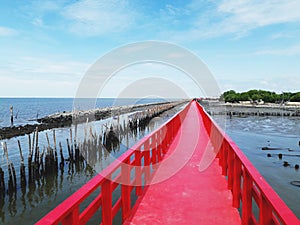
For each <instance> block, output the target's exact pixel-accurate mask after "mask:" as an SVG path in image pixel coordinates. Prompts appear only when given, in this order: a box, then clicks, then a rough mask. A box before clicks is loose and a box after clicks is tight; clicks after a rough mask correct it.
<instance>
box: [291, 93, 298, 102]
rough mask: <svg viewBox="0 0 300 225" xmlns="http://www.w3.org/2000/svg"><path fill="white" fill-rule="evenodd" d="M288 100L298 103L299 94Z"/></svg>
mask: <svg viewBox="0 0 300 225" xmlns="http://www.w3.org/2000/svg"><path fill="white" fill-rule="evenodd" d="M290 100H291V102H300V92H297V93H294V94H293V95H292V96H291V99H290Z"/></svg>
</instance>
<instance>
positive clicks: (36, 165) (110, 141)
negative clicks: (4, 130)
mask: <svg viewBox="0 0 300 225" xmlns="http://www.w3.org/2000/svg"><path fill="white" fill-rule="evenodd" d="M174 106H175V105H174V104H166V105H161V106H155V107H152V108H151V109H148V110H145V111H143V112H137V113H134V114H133V115H132V116H131V117H130V118H129V120H128V121H125V120H124V121H123V126H122V125H121V123H120V122H119V121H118V123H117V125H115V126H113V124H111V126H110V127H108V126H105V128H104V131H103V128H101V131H100V132H99V133H100V134H97V132H96V131H93V129H92V127H91V126H90V127H88V126H87V125H88V124H86V126H84V138H83V141H78V137H77V129H78V128H77V124H75V132H74V135H73V129H72V128H70V132H69V137H68V138H66V139H65V140H66V146H67V153H66V151H63V144H62V142H61V141H59V142H58V144H57V137H56V132H55V130H52V136H53V138H52V139H53V144H52V146H51V143H50V138H49V134H48V133H47V132H46V133H45V136H46V145H44V146H43V147H42V148H40V145H39V138H40V135H41V134H40V132H39V130H38V129H36V130H35V131H34V132H33V133H32V134H28V154H27V164H26V163H25V159H24V156H23V150H24V149H23V147H22V146H21V143H20V141H19V140H18V141H17V142H18V148H19V153H20V174H19V177H20V182H19V185H18V183H17V175H16V170H15V167H14V164H13V162H11V161H10V160H9V154H8V153H9V150H8V147H7V143H6V142H3V143H2V147H3V150H4V155H5V158H6V162H7V169H8V176H7V177H8V178H7V179H8V181H7V182H6V179H5V173H4V170H3V169H2V168H1V167H0V206H1V200H2V201H3V199H4V198H5V196H6V195H8V196H9V197H10V198H11V197H13V196H15V195H16V193H17V191H18V190H19V189H21V191H22V192H26V190H27V189H30V188H28V187H32V185H35V184H36V183H39V182H40V180H41V179H47V178H49V177H52V176H58V173H59V171H61V174H63V173H64V168H65V165H66V164H69V170H68V173H72V172H73V171H74V168H75V170H80V169H83V168H88V169H90V170H92V166H93V165H94V164H95V163H96V162H97V161H99V160H101V159H102V157H107V156H108V155H109V154H110V151H112V150H114V149H116V148H118V146H119V144H120V140H122V138H124V137H126V135H128V133H130V132H136V130H137V129H145V127H146V126H147V125H148V123H149V122H150V120H151V119H152V118H154V117H156V116H158V115H160V114H161V113H163V112H165V111H166V110H169V109H170V108H173V107H174ZM127 138H128V137H127ZM26 166H27V172H26ZM0 208H1V207H0Z"/></svg>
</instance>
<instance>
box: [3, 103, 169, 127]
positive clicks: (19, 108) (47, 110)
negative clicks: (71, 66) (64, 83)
mask: <svg viewBox="0 0 300 225" xmlns="http://www.w3.org/2000/svg"><path fill="white" fill-rule="evenodd" d="M94 101H95V99H83V101H80V99H79V100H78V99H77V100H76V99H72V98H0V127H6V126H10V125H11V122H10V106H13V113H14V124H13V125H14V126H18V125H24V124H28V123H34V121H33V120H36V119H37V118H42V117H45V116H48V115H51V114H54V113H58V112H63V111H66V112H71V111H72V109H73V104H74V102H75V103H79V105H80V106H81V108H84V107H85V106H89V107H90V108H89V109H92V107H96V108H104V107H110V106H121V105H122V106H123V105H134V104H147V103H152V102H162V101H166V100H165V99H159V98H145V99H133V98H121V99H113V98H102V99H96V102H95V103H94ZM75 105H78V104H75ZM78 109H80V108H78Z"/></svg>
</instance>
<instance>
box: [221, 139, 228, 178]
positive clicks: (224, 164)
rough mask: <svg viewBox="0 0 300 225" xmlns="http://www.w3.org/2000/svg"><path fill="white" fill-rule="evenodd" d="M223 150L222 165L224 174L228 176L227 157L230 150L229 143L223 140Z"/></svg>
mask: <svg viewBox="0 0 300 225" xmlns="http://www.w3.org/2000/svg"><path fill="white" fill-rule="evenodd" d="M221 151H222V159H221V166H222V175H223V176H227V157H228V154H227V153H228V152H227V143H226V142H223V144H222V146H221Z"/></svg>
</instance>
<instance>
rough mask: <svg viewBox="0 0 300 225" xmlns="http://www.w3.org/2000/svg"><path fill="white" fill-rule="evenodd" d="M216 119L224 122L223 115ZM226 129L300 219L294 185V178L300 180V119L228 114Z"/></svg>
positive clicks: (298, 195) (299, 198) (298, 190)
mask: <svg viewBox="0 0 300 225" xmlns="http://www.w3.org/2000/svg"><path fill="white" fill-rule="evenodd" d="M214 120H215V121H216V122H217V123H218V121H219V120H221V121H222V122H223V118H222V117H220V116H214ZM223 129H224V126H223ZM225 131H226V133H227V134H228V135H229V136H230V137H231V138H232V139H233V141H234V142H235V143H237V145H238V146H239V147H240V149H241V150H242V151H243V152H244V153H245V155H246V156H247V157H248V158H249V159H250V161H251V162H252V163H253V164H254V166H255V167H256V168H257V169H258V171H259V172H260V173H261V174H262V175H263V176H264V178H265V179H266V180H267V181H268V183H269V184H270V185H271V186H272V187H273V188H274V190H275V191H276V192H277V193H278V194H279V195H280V197H281V198H282V199H283V200H284V202H285V203H286V204H287V205H288V206H289V208H291V209H292V210H293V212H294V213H295V214H296V215H297V216H298V218H300V207H299V202H300V187H297V186H294V185H292V184H291V182H292V181H300V170H299V169H298V170H297V169H295V166H296V165H297V164H298V165H300V146H299V141H300V119H299V118H297V117H254V116H250V117H245V118H241V117H233V118H232V119H230V118H229V117H228V118H227V120H226V126H225ZM266 147H267V148H266ZM263 148H265V149H268V148H269V149H274V150H262V149H263ZM280 154H281V155H282V158H281V157H280ZM285 162H287V163H288V164H289V165H287V164H286V163H285ZM284 165H287V166H286V167H285V166H284Z"/></svg>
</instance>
